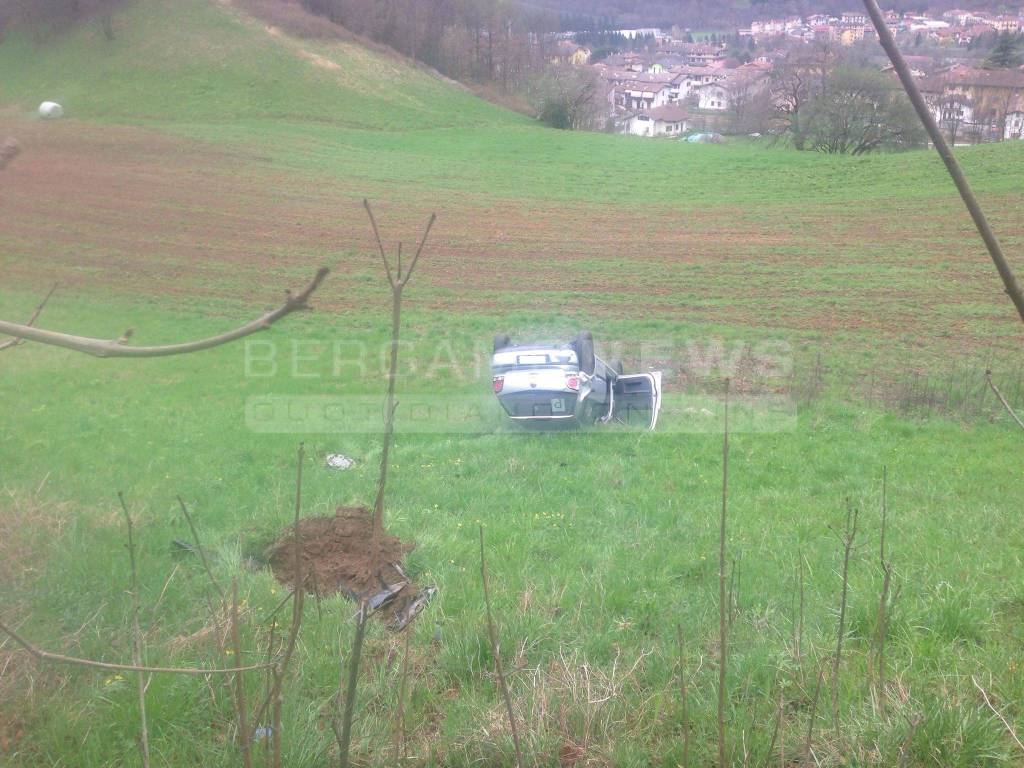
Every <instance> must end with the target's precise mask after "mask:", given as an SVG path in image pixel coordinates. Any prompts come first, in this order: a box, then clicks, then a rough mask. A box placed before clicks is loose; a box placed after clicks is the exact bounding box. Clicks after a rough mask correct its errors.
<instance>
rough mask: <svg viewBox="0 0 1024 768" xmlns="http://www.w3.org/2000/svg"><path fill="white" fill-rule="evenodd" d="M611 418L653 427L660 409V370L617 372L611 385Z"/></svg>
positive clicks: (625, 422) (649, 427) (648, 427)
mask: <svg viewBox="0 0 1024 768" xmlns="http://www.w3.org/2000/svg"><path fill="white" fill-rule="evenodd" d="M612 393H613V399H612V418H613V419H615V420H616V421H621V422H623V423H624V424H638V423H642V424H646V425H647V429H654V427H655V426H656V425H657V423H658V412H659V411H660V410H661V371H652V372H651V373H630V374H619V375H618V376H617V377H616V379H615V383H614V384H613V385H612Z"/></svg>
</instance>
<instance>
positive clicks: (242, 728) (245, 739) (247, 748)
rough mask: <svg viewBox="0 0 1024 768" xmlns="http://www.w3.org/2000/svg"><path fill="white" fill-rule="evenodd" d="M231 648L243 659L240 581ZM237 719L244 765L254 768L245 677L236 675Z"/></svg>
mask: <svg viewBox="0 0 1024 768" xmlns="http://www.w3.org/2000/svg"><path fill="white" fill-rule="evenodd" d="M230 627H231V647H232V649H233V650H234V655H235V658H236V659H240V658H242V639H241V636H240V634H239V632H238V579H232V580H231V622H230ZM235 718H236V719H237V721H238V748H239V749H240V750H241V751H242V765H243V766H245V768H252V749H251V746H252V745H251V742H250V736H249V719H248V712H247V705H246V703H245V676H244V675H243V674H242V673H241V672H239V673H238V674H237V675H235Z"/></svg>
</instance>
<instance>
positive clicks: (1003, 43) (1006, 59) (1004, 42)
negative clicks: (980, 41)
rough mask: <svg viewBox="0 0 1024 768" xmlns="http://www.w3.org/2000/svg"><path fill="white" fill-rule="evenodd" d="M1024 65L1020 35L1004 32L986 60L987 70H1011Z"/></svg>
mask: <svg viewBox="0 0 1024 768" xmlns="http://www.w3.org/2000/svg"><path fill="white" fill-rule="evenodd" d="M1021 64H1024V53H1022V52H1021V37H1020V35H1011V34H1010V33H1009V32H1003V33H1002V34H1001V35H999V38H998V39H997V40H996V45H995V47H994V48H993V49H992V52H991V53H990V54H989V55H988V58H986V59H985V63H984V67H985V69H1011V68H1013V67H1019V66H1020V65H1021Z"/></svg>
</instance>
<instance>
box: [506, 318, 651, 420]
mask: <svg viewBox="0 0 1024 768" xmlns="http://www.w3.org/2000/svg"><path fill="white" fill-rule="evenodd" d="M491 381H492V385H493V389H494V393H495V395H497V397H498V401H499V402H500V403H501V405H502V407H503V408H504V410H505V413H506V414H507V415H508V417H509V418H510V419H512V420H513V421H517V422H521V423H524V424H542V425H543V424H546V425H554V424H570V425H591V424H607V423H610V422H612V421H616V422H621V423H626V424H643V425H644V426H646V427H647V428H648V429H654V428H655V426H656V425H657V422H658V413H659V411H660V409H661V372H660V371H651V372H649V373H632V374H626V373H623V369H622V364H621V363H620V362H618V361H615V360H613V361H607V362H606V361H605V360H603V359H602V358H600V357H598V356H597V355H596V354H595V353H594V340H593V337H592V336H591V334H590V333H588V332H586V331H584V332H581V333H580V334H579V335H577V336H576V338H575V339H574V340H573V341H571V342H569V343H563V344H513V343H512V342H511V340H510V339H509V337H508V336H506V335H499V336H496V337H495V339H494V354H493V356H492V358H491Z"/></svg>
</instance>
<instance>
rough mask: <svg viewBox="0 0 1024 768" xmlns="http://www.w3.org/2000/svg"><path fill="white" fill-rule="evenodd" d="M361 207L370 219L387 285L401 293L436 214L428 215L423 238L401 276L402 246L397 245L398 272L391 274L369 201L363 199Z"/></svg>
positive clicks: (432, 225)
mask: <svg viewBox="0 0 1024 768" xmlns="http://www.w3.org/2000/svg"><path fill="white" fill-rule="evenodd" d="M363 207H364V208H365V209H366V214H367V215H368V216H369V217H370V226H371V227H373V237H374V240H376V242H377V251H378V252H379V253H380V258H381V261H383V262H384V270H385V272H387V277H388V283H389V284H390V285H391V289H392V290H393V291H401V290H402V288H404V287H405V284H406V283H408V282H409V278H410V277H412V271H413V270H414V269H416V262H418V261H419V260H420V254H421V253H423V246H424V245H426V244H427V237H429V235H430V230H431V229H433V228H434V222H435V221H437V214H436V213H432V214H430V218H429V219H428V220H427V226H426V228H425V229H424V230H423V237H422V238H420V244H419V246H418V247H417V248H416V253H415V254H414V255H413V257H412V262H410V264H409V268H408V269H407V270H405V274H404V275H403V274H402V244H401V243H399V244H398V265H397V266H398V271H397V273H395V274H392V272H391V262H389V261H388V257H387V254H386V253H385V252H384V243H383V241H382V240H381V239H380V230H379V229H378V228H377V219H376V218H375V217H374V215H373V209H372V208H370V201H369V200H366V199H364V200H363Z"/></svg>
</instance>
